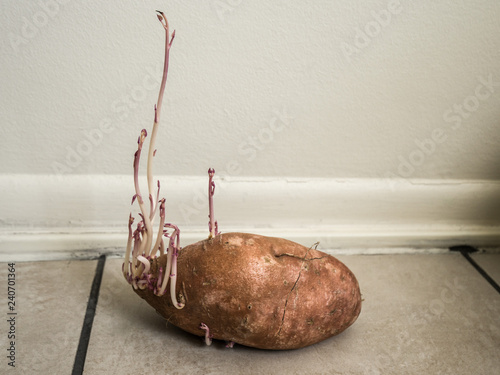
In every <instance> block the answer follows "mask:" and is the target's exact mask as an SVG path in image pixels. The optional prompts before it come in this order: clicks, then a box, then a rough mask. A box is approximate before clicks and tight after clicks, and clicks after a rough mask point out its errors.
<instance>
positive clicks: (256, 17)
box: [0, 0, 500, 231]
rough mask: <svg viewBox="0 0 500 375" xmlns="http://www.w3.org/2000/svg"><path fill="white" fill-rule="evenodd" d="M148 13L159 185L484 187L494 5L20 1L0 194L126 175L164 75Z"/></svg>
mask: <svg viewBox="0 0 500 375" xmlns="http://www.w3.org/2000/svg"><path fill="white" fill-rule="evenodd" d="M155 9H161V10H164V11H165V12H166V14H167V16H168V18H169V21H170V24H171V26H172V27H173V28H175V29H176V38H175V41H174V44H173V47H172V50H171V68H170V76H169V80H168V83H167V91H166V99H165V102H164V105H165V107H164V112H163V119H162V127H161V129H160V133H159V140H158V143H157V147H158V154H157V158H156V159H157V160H156V162H157V164H156V167H155V170H156V171H157V173H158V174H160V175H165V176H172V175H174V176H194V177H199V178H204V177H205V174H206V170H207V168H208V167H209V166H211V167H214V168H215V169H216V170H217V171H218V172H219V175H225V176H227V177H231V178H243V179H245V178H250V180H251V179H253V181H257V180H259V179H262V178H264V179H265V178H271V179H277V180H279V179H284V178H299V179H305V180H304V181H312V180H310V178H320V179H329V180H330V181H333V182H335V181H339V179H340V180H349V181H358V179H360V180H359V181H368V183H366V184H365V186H366V190H367V191H370V190H371V188H370V186H373V185H370V182H373V183H375V184H378V183H379V182H380V181H383V180H380V179H383V178H386V177H391V178H399V179H403V180H402V181H403V182H404V183H405V184H406V185H405V186H411V184H412V183H414V182H415V181H419V180H426V181H432V184H433V186H438V187H439V186H440V184H441V183H442V184H443V186H448V185H446V184H448V182H449V180H454V181H463V182H464V183H466V184H470V183H473V184H478V183H479V184H481V183H486V184H490V185H491V184H493V186H497V185H496V184H497V181H498V180H500V168H499V163H498V159H499V158H500V148H499V144H500V130H499V126H500V105H499V104H500V64H499V63H498V62H499V61H500V23H499V22H498V20H499V19H500V2H498V1H494V0H469V1H451V0H447V1H440V2H435V1H431V0H424V1H419V2H410V1H407V0H406V1H405V0H401V1H370V2H365V1H363V2H362V1H327V0H318V1H314V2H303V1H272V2H270V1H260V0H258V1H257V0H255V1H243V0H209V1H203V2H185V1H184V2H182V1H152V2H143V1H130V0H129V1H116V0H113V1H106V2H101V1H86V2H83V1H77V0H64V1H63V0H40V1H26V0H19V1H15V2H14V1H4V2H2V3H1V4H0V10H1V14H0V20H1V22H0V35H2V37H1V38H0V48H1V54H0V66H1V67H2V68H1V70H0V80H1V85H0V90H1V91H0V93H1V97H2V100H1V102H0V114H1V119H0V126H1V128H2V133H3V134H2V135H3V137H2V147H1V148H0V160H1V161H2V163H0V175H1V176H2V181H4V183H3V184H2V186H0V187H1V188H2V189H3V190H4V192H5V191H7V190H9V189H12V185H11V184H10V183H9V182H8V181H11V180H12V181H14V180H16V178H17V179H19V178H18V177H16V175H20V174H22V175H23V176H24V177H23V178H25V177H26V176H28V181H31V183H33V184H43V181H45V182H47V181H52V182H50V183H47V184H48V185H46V186H45V187H44V188H43V189H42V190H44V191H45V192H46V193H45V194H39V193H37V194H36V196H37V197H38V199H42V200H49V201H50V200H51V199H52V200H56V201H57V199H55V198H54V196H53V194H51V191H52V190H51V186H53V183H54V181H55V180H54V179H53V178H57V179H59V180H57V181H59V184H62V186H65V185H67V186H73V185H72V183H73V182H74V181H76V180H75V179H77V180H78V177H76V176H77V175H86V176H87V175H88V180H85V179H84V180H83V181H90V180H91V179H95V178H97V177H96V175H105V176H110V175H128V176H129V175H130V174H131V172H132V169H131V166H132V156H133V153H134V151H135V148H136V143H135V141H136V137H137V135H138V133H139V131H140V129H141V128H143V127H145V128H149V127H150V126H151V123H152V118H153V104H154V103H155V101H156V96H157V91H158V86H159V80H160V79H161V66H162V57H163V40H164V39H163V38H164V33H163V29H162V28H161V25H160V24H159V22H158V21H157V19H156V16H155V13H154V10H155ZM89 136H93V138H92V139H91V140H89V138H88V137H89ZM92 142H93V143H92ZM58 174H62V176H54V175H58ZM39 175H40V177H39V178H38V177H37V176H39ZM51 176H52V177H51ZM51 178H52V179H51ZM98 178H99V179H101V178H102V176H101V177H98ZM113 178H114V177H113ZM167 178H168V177H167ZM307 179H309V180H307ZM180 180H182V178H181V179H180ZM23 181H24V180H23ZM68 181H69V182H68ZM78 181H80V180H78ZM99 181H101V180H99ZM487 181H490V182H487ZM82 183H83V184H84V186H83V187H82V186H81V185H79V188H80V190H82V191H85V190H86V188H85V184H86V182H82ZM104 184H106V182H104ZM356 184H357V182H355V185H356ZM56 185H57V184H56ZM490 185H488V186H490ZM90 186H94V185H92V184H90V183H89V188H90ZM249 186H250V185H249ZM332 186H333V187H335V186H336V185H335V184H333V185H332ZM356 186H357V185H356ZM377 186H378V185H377ZM33 188H34V189H36V187H35V186H34V187H33ZM92 188H93V189H97V190H95V191H94V194H93V195H94V196H95V195H102V194H104V195H105V194H108V193H107V190H106V189H102V188H96V187H95V186H94V187H92ZM174 189H175V188H174ZM387 189H388V190H387V192H390V191H391V189H392V190H394V184H392V185H390V186H389V185H387ZM485 189H486V190H487V191H490V190H489V189H490V188H489V187H488V188H485ZM28 193H29V192H28ZM75 193H76V192H75ZM446 194H447V190H446V189H445V190H442V191H441V192H440V193H439V194H438V195H436V197H438V196H446ZM4 196H5V195H4ZM390 196H391V195H390V194H385V193H381V194H380V195H379V196H378V198H377V199H378V201H380V199H382V200H384V199H387V200H388V201H389V203H390V204H394V202H390V199H389V198H388V197H390ZM479 198H480V199H481V200H480V201H478V202H476V203H477V204H480V205H483V206H485V207H497V206H496V205H498V204H499V202H500V197H499V196H498V194H497V195H495V194H494V195H493V196H491V195H488V198H486V197H484V198H482V197H481V196H479ZM479 198H478V199H479ZM0 203H2V206H3V213H1V214H0V215H1V217H0V219H1V220H2V223H3V224H4V225H3V226H4V229H5V230H9V231H10V230H12V228H11V227H12V226H13V225H15V226H16V227H19V228H21V229H22V230H26V227H27V226H29V227H52V226H53V223H54V222H59V223H63V224H62V225H63V226H68V227H70V226H73V227H75V226H78V225H81V226H87V227H88V226H92V225H95V224H96V221H95V220H92V221H88V222H82V221H81V220H79V219H78V217H79V215H80V214H83V216H85V217H86V215H85V212H83V213H82V212H81V211H80V212H79V213H69V214H62V213H61V209H59V210H55V212H52V213H51V214H50V215H52V216H55V217H53V219H54V220H52V219H50V218H47V219H46V220H41V221H40V222H34V221H33V220H32V219H30V215H29V214H28V212H29V210H27V209H26V207H25V206H24V205H23V198H22V197H19V198H18V201H17V202H14V201H13V200H12V199H9V200H6V199H5V198H3V199H2V201H1V202H0ZM88 203H89V205H88V207H90V206H92V201H90V202H88ZM476 203H475V204H476ZM352 204H353V205H355V204H356V199H355V198H354V197H353V198H352ZM407 204H408V205H409V208H411V204H412V202H408V203H407ZM456 204H457V205H460V202H457V203H456ZM469 204H470V203H469ZM475 204H474V205H475ZM88 207H87V209H89V210H90V208H88ZM347 207H349V205H348V206H347ZM83 209H84V210H85V208H83ZM469 209H470V206H464V207H462V215H464V217H466V216H467V213H468V212H469ZM95 210H98V208H96V207H92V211H95ZM119 211H120V208H118V207H116V212H119ZM354 211H356V210H354ZM23 215H24V216H23ZM72 215H73V216H72ZM331 215H339V214H338V213H331ZM87 216H88V215H87ZM349 217H352V220H351V221H350V223H349V224H353V223H356V221H357V220H362V219H363V218H362V217H358V218H356V217H355V216H354V217H353V216H352V215H351V216H349ZM430 217H431V216H429V218H430ZM485 217H487V218H488V220H486V219H484V220H483V224H484V222H486V224H487V225H490V226H491V225H498V224H499V223H500V219H499V218H498V217H494V218H492V216H491V215H489V214H485ZM339 220H340V218H339ZM339 220H334V222H338V221H339ZM380 220H381V221H382V222H384V218H381V219H380ZM391 220H392V219H391ZM391 220H387V221H386V222H391ZM340 221H341V220H340ZM459 221H460V220H459ZM396 222H397V220H396ZM13 223H14V224H13ZM51 223H52V224H51ZM114 223H115V221H110V222H105V223H103V224H102V225H104V226H109V225H115V224H114ZM377 223H378V222H373V224H377ZM197 224H198V223H197ZM453 224H456V223H455V222H454V223H453ZM472 224H475V223H474V222H473V221H472V222H471V225H472ZM97 225H98V224H97ZM300 225H301V224H300V220H299V221H297V223H296V226H297V227H300Z"/></svg>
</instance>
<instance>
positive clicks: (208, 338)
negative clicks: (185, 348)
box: [200, 323, 213, 346]
mask: <svg viewBox="0 0 500 375" xmlns="http://www.w3.org/2000/svg"><path fill="white" fill-rule="evenodd" d="M200 329H202V330H204V331H205V344H207V345H208V346H210V345H212V337H213V335H211V334H210V328H208V326H207V325H206V324H205V323H201V324H200Z"/></svg>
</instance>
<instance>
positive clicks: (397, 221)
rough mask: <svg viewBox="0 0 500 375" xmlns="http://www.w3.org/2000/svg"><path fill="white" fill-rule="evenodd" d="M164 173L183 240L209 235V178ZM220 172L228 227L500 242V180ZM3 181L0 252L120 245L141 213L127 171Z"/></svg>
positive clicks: (104, 249)
mask: <svg viewBox="0 0 500 375" xmlns="http://www.w3.org/2000/svg"><path fill="white" fill-rule="evenodd" d="M158 180H160V181H161V192H160V198H161V197H165V198H166V215H167V220H168V221H169V222H172V223H175V224H177V225H178V226H179V228H180V229H181V238H182V245H183V246H185V245H187V244H189V243H192V242H195V241H198V240H202V239H204V238H206V236H207V234H208V229H207V220H208V218H207V215H208V201H207V197H206V196H207V178H206V177H204V176H160V177H159V178H158ZM141 182H143V183H144V178H141ZM215 182H216V190H215V197H214V203H215V216H216V219H217V220H218V222H219V228H220V230H221V231H222V232H232V231H238V232H250V233H257V234H261V235H269V236H276V237H283V238H287V239H289V240H292V241H295V242H298V243H301V244H303V245H305V246H311V245H312V244H314V243H316V242H320V245H319V247H318V249H320V250H323V251H326V252H330V253H335V254H339V253H394V252H399V253H400V252H406V253H407V252H412V251H419V252H421V251H431V252H432V251H441V250H442V249H447V248H448V247H450V246H454V245H461V244H467V245H471V246H475V247H479V248H485V247H487V248H497V247H498V246H500V182H497V181H458V180H406V179H325V178H265V177H258V178H257V177H255V178H249V177H247V178H244V177H227V176H226V177H217V178H216V180H215ZM144 186H145V183H144ZM144 186H143V191H147V188H146V187H144ZM0 189H1V191H2V192H3V193H2V194H1V195H0V205H1V207H2V212H1V214H0V215H1V216H0V220H1V223H2V227H1V228H0V261H6V260H9V261H11V260H18V261H21V260H49V259H64V258H67V259H75V258H78V259H82V258H89V257H90V258H91V257H97V256H98V255H99V254H102V253H106V254H108V255H110V256H112V255H113V254H120V253H121V252H122V251H123V250H122V249H123V248H124V247H125V243H126V240H127V222H128V215H129V212H132V214H133V215H134V216H135V217H136V218H137V217H138V216H137V212H138V207H136V206H133V207H131V206H130V201H131V197H132V195H133V194H134V190H133V185H132V181H131V177H130V176H128V175H127V176H123V175H62V176H55V175H54V176H53V175H2V176H0ZM136 220H137V219H136Z"/></svg>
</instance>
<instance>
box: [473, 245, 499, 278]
mask: <svg viewBox="0 0 500 375" xmlns="http://www.w3.org/2000/svg"><path fill="white" fill-rule="evenodd" d="M470 257H471V258H472V259H474V260H475V261H476V263H477V264H478V265H479V266H480V267H481V268H482V269H483V270H485V271H486V273H487V274H488V275H489V276H490V277H491V278H492V279H493V280H495V281H496V283H497V284H499V285H500V254H484V253H483V254H474V253H473V254H470Z"/></svg>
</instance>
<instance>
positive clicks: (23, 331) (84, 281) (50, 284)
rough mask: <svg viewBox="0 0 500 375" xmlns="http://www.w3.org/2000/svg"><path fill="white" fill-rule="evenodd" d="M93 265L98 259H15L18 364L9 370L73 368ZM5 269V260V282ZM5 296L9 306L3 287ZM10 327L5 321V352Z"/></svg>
mask: <svg viewBox="0 0 500 375" xmlns="http://www.w3.org/2000/svg"><path fill="white" fill-rule="evenodd" d="M95 267H96V261H59V262H35V263H16V266H15V269H16V271H15V275H16V285H15V288H16V306H15V308H16V312H17V315H16V338H15V343H16V345H15V346H16V362H15V365H16V367H15V368H9V372H8V373H9V374H65V375H66V374H70V373H71V370H72V368H73V362H74V358H75V353H76V348H77V346H78V341H79V339H80V332H81V327H82V324H83V319H84V316H85V311H86V307H87V300H88V297H89V293H90V287H91V284H92V280H93V278H94V273H95ZM7 271H8V269H7V263H0V280H1V283H2V285H3V286H5V285H6V284H7V273H8V272H7ZM2 289H3V287H2ZM5 289H7V288H6V287H5ZM5 289H4V290H5ZM2 298H5V302H4V303H2V305H4V306H3V308H4V309H5V311H6V310H7V299H6V296H5V292H3V293H2ZM4 317H6V312H5V315H4ZM2 320H4V318H2ZM6 328H7V326H6V323H5V322H4V323H3V324H2V325H1V328H0V343H1V348H2V353H5V352H6V350H5V349H6V348H7V347H8V346H7V345H8V341H10V340H8V338H7V331H6ZM6 361H7V359H6V358H5V356H4V355H2V363H0V369H2V370H0V373H7V372H3V369H5V368H6V367H8V366H7V363H6Z"/></svg>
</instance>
